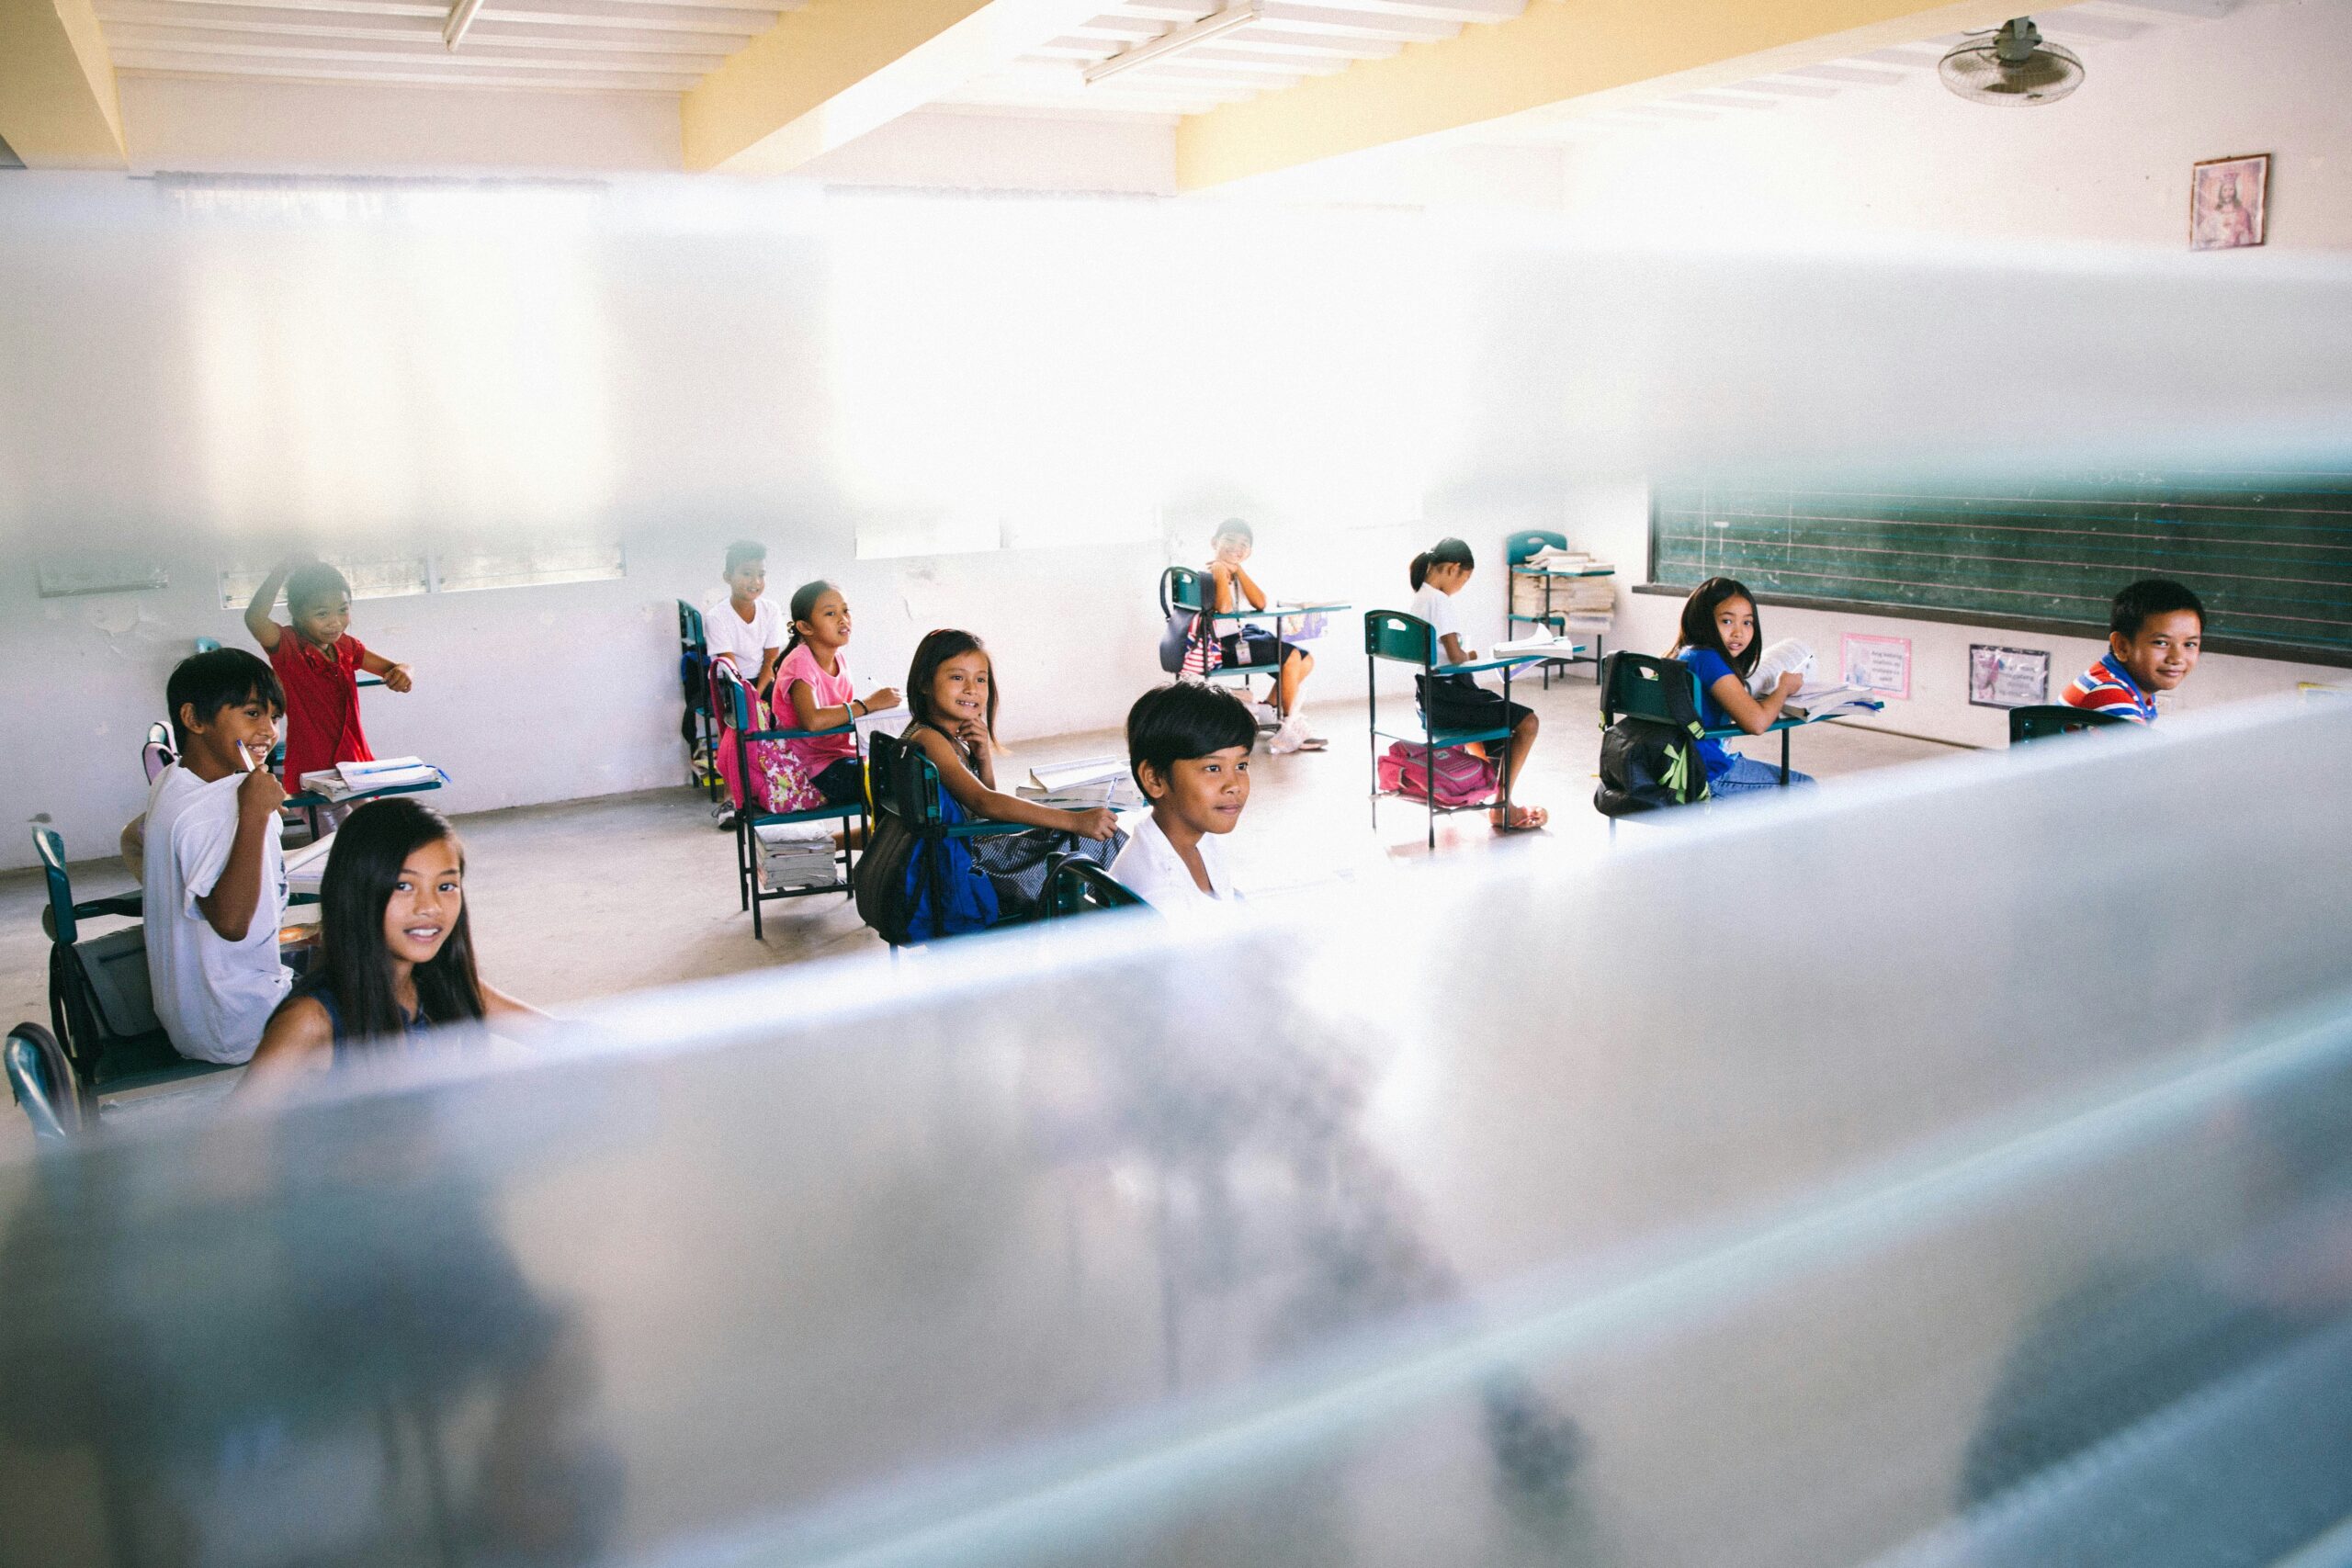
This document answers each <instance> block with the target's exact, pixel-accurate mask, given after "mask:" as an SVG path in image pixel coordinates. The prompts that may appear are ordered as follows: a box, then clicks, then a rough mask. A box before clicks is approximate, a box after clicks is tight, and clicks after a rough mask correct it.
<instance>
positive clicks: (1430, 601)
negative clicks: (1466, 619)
mask: <svg viewBox="0 0 2352 1568" xmlns="http://www.w3.org/2000/svg"><path fill="white" fill-rule="evenodd" d="M1409 609H1410V610H1411V613H1412V614H1414V615H1419V617H1420V618H1421V619H1423V620H1425V621H1427V622H1428V623H1429V624H1430V639H1431V640H1432V641H1433V642H1434V643H1436V645H1437V646H1436V649H1434V654H1435V661H1436V662H1437V663H1440V664H1445V663H1449V662H1451V660H1449V659H1448V657H1447V655H1446V651H1445V634H1446V633H1448V632H1452V633H1453V635H1454V636H1455V637H1458V638H1460V639H1461V643H1462V651H1463V652H1464V653H1468V652H1469V651H1470V649H1471V646H1472V645H1471V642H1470V638H1469V637H1467V636H1466V635H1464V632H1463V630H1462V609H1461V596H1460V595H1458V594H1453V593H1448V592H1446V591H1445V590H1443V589H1442V588H1440V587H1439V586H1438V585H1437V584H1436V583H1434V582H1424V583H1422V584H1421V585H1420V587H1419V588H1418V589H1416V590H1414V592H1413V603H1412V604H1411V605H1410V606H1409Z"/></svg>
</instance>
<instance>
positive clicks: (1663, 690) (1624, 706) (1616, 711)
mask: <svg viewBox="0 0 2352 1568" xmlns="http://www.w3.org/2000/svg"><path fill="white" fill-rule="evenodd" d="M1669 681H1679V682H1682V684H1683V687H1684V689H1685V690H1687V691H1688V692H1689V693H1690V694H1691V712H1692V713H1693V714H1696V713H1697V712H1698V711H1699V678H1698V677H1697V676H1696V675H1694V674H1692V673H1691V667H1690V666H1689V665H1688V664H1685V663H1683V662H1682V660H1679V659H1659V658H1657V657H1656V656H1655V655H1652V654H1646V653H1612V654H1611V655H1610V656H1609V657H1608V658H1607V659H1605V660H1601V665H1600V728H1603V729H1606V728H1609V727H1610V726H1611V724H1613V723H1615V722H1616V721H1617V720H1618V719H1620V718H1646V719H1652V720H1655V721H1656V722H1657V723H1659V724H1664V725H1670V726H1673V727H1676V728H1680V727H1681V726H1682V722H1683V721H1682V720H1681V719H1680V718H1679V717H1678V716H1677V715H1676V714H1675V711H1674V707H1673V699H1672V698H1670V697H1669V696H1668V694H1667V690H1668V688H1667V682H1669Z"/></svg>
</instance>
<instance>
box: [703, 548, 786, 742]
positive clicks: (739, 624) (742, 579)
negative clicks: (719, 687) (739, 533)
mask: <svg viewBox="0 0 2352 1568" xmlns="http://www.w3.org/2000/svg"><path fill="white" fill-rule="evenodd" d="M726 578H727V597H726V598H724V599H714V600H712V601H711V602H710V604H708V605H707V607H706V608H705V609H704V610H703V613H702V644H703V648H704V649H705V650H706V651H707V652H708V653H709V655H710V656H711V657H712V658H713V659H719V658H724V659H725V660H727V661H728V662H729V663H730V664H732V665H734V666H735V677H736V679H737V680H739V681H741V682H743V684H744V686H745V688H747V689H748V690H750V691H752V693H754V694H757V695H758V696H760V697H761V698H762V699H763V700H764V699H765V698H766V696H767V694H768V688H769V687H770V686H771V685H772V684H773V683H774V682H775V667H776V665H777V664H778V663H780V662H781V661H782V660H783V658H784V634H785V625H784V612H783V611H781V610H779V609H777V608H776V607H775V604H774V603H773V602H772V601H770V600H769V599H768V598H766V597H765V595H766V593H767V591H768V547H766V546H765V545H763V544H761V543H759V542H758V541H757V540H753V539H738V540H736V541H735V542H734V543H733V544H731V545H729V546H728V547H727V570H726ZM753 718H754V721H755V722H754V723H753V725H752V728H754V729H757V728H763V727H764V720H763V719H762V718H761V716H758V715H754V716H753Z"/></svg>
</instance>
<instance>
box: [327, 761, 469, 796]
mask: <svg viewBox="0 0 2352 1568" xmlns="http://www.w3.org/2000/svg"><path fill="white" fill-rule="evenodd" d="M448 782H449V776H448V775H447V773H443V772H442V771H441V770H440V769H438V768H436V767H435V766H434V765H433V764H432V763H430V762H427V761H424V760H423V759H421V758H417V757H379V758H378V759H377V760H376V761H372V762H337V763H336V764H335V765H334V767H332V768H322V769H321V770H319V771H318V772H317V773H304V774H303V775H302V779H301V784H302V788H303V790H304V792H305V793H307V794H310V795H318V796H320V797H321V798H322V799H326V800H348V799H350V798H351V797H352V796H353V795H366V794H368V792H369V791H371V790H379V789H401V788H405V787H407V786H409V785H412V784H436V785H437V784H447V783H448Z"/></svg>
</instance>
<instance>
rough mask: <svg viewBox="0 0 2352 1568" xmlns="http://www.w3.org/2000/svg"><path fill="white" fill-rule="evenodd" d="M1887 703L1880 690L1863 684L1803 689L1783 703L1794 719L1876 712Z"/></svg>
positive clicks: (1783, 707)
mask: <svg viewBox="0 0 2352 1568" xmlns="http://www.w3.org/2000/svg"><path fill="white" fill-rule="evenodd" d="M1885 706H1886V703H1885V702H1884V700H1883V699H1882V698H1881V697H1880V696H1879V695H1878V694H1877V693H1875V692H1870V691H1865V690H1863V689H1862V688H1861V687H1860V686H1816V687H1814V688H1813V689H1811V690H1809V691H1800V692H1799V693H1797V694H1796V695H1795V696H1793V697H1791V698H1790V699H1789V700H1788V701H1787V702H1786V703H1785V704H1783V705H1781V712H1782V713H1783V714H1785V715H1787V716H1789V717H1791V718H1803V719H1815V718H1837V717H1838V716H1842V715H1846V714H1859V713H1877V712H1878V711H1879V710H1880V709H1882V708H1883V707H1885Z"/></svg>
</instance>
